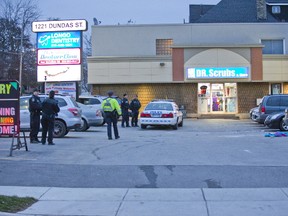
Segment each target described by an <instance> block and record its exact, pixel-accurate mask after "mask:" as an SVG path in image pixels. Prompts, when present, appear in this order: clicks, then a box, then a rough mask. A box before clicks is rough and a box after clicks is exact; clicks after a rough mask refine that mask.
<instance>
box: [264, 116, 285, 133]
mask: <svg viewBox="0 0 288 216" xmlns="http://www.w3.org/2000/svg"><path fill="white" fill-rule="evenodd" d="M284 117H285V112H279V113H274V114H270V115H268V116H267V117H266V119H265V121H264V125H266V126H267V127H269V128H271V129H280V130H281V131H288V125H287V124H286V123H285V121H284Z"/></svg>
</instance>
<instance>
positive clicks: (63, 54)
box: [37, 48, 81, 65]
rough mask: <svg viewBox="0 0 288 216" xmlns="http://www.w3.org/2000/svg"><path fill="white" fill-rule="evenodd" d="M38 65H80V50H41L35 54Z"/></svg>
mask: <svg viewBox="0 0 288 216" xmlns="http://www.w3.org/2000/svg"><path fill="white" fill-rule="evenodd" d="M37 61H38V65H56V64H66V65H67V64H68V65H73V64H80V63H81V50H80V49H78V48H75V49H41V50H38V52H37Z"/></svg>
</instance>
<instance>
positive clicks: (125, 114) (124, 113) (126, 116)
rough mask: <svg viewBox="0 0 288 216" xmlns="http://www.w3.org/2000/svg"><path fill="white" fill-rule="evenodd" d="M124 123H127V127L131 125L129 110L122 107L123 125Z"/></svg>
mask: <svg viewBox="0 0 288 216" xmlns="http://www.w3.org/2000/svg"><path fill="white" fill-rule="evenodd" d="M124 124H126V127H128V126H129V112H128V109H127V110H126V109H122V124H121V125H122V126H124Z"/></svg>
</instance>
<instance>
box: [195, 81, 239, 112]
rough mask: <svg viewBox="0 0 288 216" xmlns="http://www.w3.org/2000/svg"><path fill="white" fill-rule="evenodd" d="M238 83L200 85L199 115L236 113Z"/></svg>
mask: <svg viewBox="0 0 288 216" xmlns="http://www.w3.org/2000/svg"><path fill="white" fill-rule="evenodd" d="M236 102H237V85H236V83H199V84H198V113H199V114H209V113H211V114H217V113H219V114H223V113H230V114H231V113H236V108H237V103H236Z"/></svg>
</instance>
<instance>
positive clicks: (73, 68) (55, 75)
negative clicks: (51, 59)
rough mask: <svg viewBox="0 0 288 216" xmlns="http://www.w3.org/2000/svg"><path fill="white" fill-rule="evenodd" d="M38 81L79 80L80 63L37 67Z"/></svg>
mask: <svg viewBox="0 0 288 216" xmlns="http://www.w3.org/2000/svg"><path fill="white" fill-rule="evenodd" d="M37 72H38V73H37V81H38V82H60V81H80V80H81V65H51V66H38V67H37Z"/></svg>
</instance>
